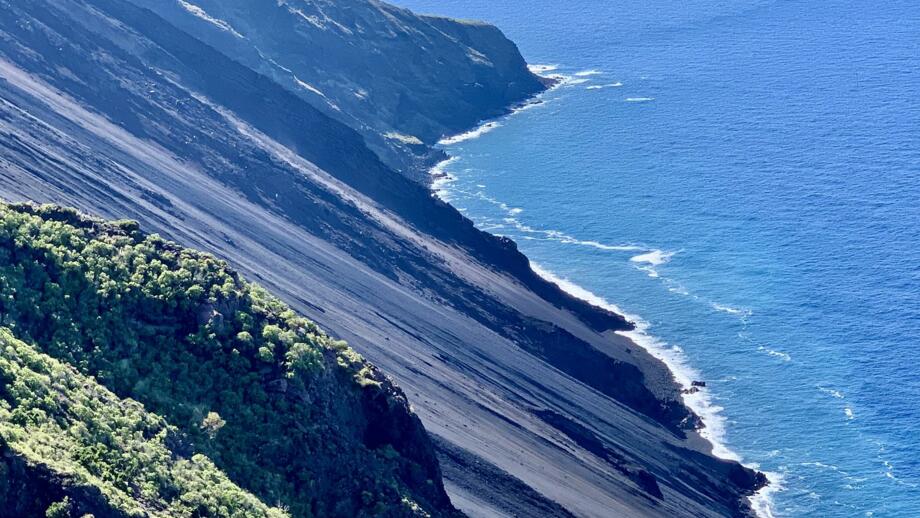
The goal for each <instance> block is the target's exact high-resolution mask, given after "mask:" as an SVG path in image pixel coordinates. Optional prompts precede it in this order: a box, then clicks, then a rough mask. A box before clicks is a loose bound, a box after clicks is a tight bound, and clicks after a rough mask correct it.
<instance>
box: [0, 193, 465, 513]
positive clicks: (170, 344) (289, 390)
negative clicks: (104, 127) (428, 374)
mask: <svg viewBox="0 0 920 518" xmlns="http://www.w3.org/2000/svg"><path fill="white" fill-rule="evenodd" d="M0 326H5V327H6V328H8V329H9V330H10V332H11V333H12V335H10V334H9V333H5V334H4V335H3V336H4V340H5V343H6V351H4V353H3V359H4V361H5V362H7V364H8V365H9V369H11V371H10V372H13V371H15V372H16V373H15V375H14V374H8V375H7V376H9V380H12V381H6V382H5V383H6V385H5V388H4V390H6V391H8V393H7V394H5V397H6V400H7V403H6V405H7V406H6V407H4V408H5V410H4V412H5V413H4V414H3V421H4V423H3V425H4V426H5V428H4V434H7V433H9V434H11V435H10V436H9V437H6V435H4V438H5V439H6V440H7V441H9V442H10V444H11V446H15V447H16V448H21V451H22V452H30V453H29V454H28V455H26V453H23V455H26V456H27V457H28V459H29V460H30V462H36V463H37V462H43V463H46V464H48V465H53V466H55V467H56V469H58V468H59V469H61V470H63V471H66V472H68V473H75V474H79V477H78V480H80V481H81V482H80V483H84V482H86V481H90V483H92V484H94V485H98V487H100V488H101V489H102V491H103V493H104V494H105V495H107V497H109V500H110V502H111V503H112V505H113V506H114V507H116V508H118V509H160V510H164V511H163V512H167V514H176V515H183V513H184V512H185V511H187V510H188V509H191V507H189V506H193V505H199V506H216V507H215V509H216V508H220V509H223V510H224V511H226V512H228V513H231V514H226V515H227V516H237V515H239V516H243V515H245V516H249V515H256V514H258V513H257V510H259V509H261V510H262V511H264V512H266V513H267V512H269V511H267V510H266V509H265V508H264V506H262V507H259V506H258V505H257V503H255V502H250V501H249V500H248V498H249V497H248V496H247V495H245V493H243V492H242V491H240V489H239V488H237V487H236V486H234V485H233V484H232V483H230V482H229V481H228V480H227V479H226V478H221V477H223V476H224V475H223V474H222V473H225V474H226V476H227V477H229V480H232V481H233V483H235V484H237V485H238V486H239V487H242V488H244V489H245V490H247V491H249V492H251V493H252V494H254V495H256V496H257V497H258V498H259V499H261V501H262V502H267V503H268V504H270V505H272V506H275V507H279V508H284V509H286V510H287V512H289V513H290V514H291V515H292V516H295V517H301V516H331V515H335V516H404V515H426V514H428V513H434V514H438V511H439V510H442V511H443V510H445V509H446V510H448V512H450V506H449V504H448V503H447V500H446V495H445V494H444V492H443V488H442V486H441V482H440V480H439V471H438V469H437V465H436V462H435V460H434V453H433V450H432V448H431V446H430V443H428V440H427V436H425V434H424V432H423V430H422V428H421V425H420V423H419V422H418V420H417V418H415V417H414V416H413V415H411V414H410V413H409V410H408V404H407V403H406V401H405V398H404V397H403V396H402V394H401V393H400V392H399V391H398V390H395V389H394V388H393V387H392V385H391V384H390V383H389V382H388V381H387V380H386V379H385V378H383V377H382V376H381V375H380V374H379V373H378V372H377V371H376V369H374V368H373V367H371V366H370V365H368V364H367V363H366V362H365V361H364V360H363V359H362V358H361V357H360V356H359V355H358V354H357V353H355V352H354V351H353V350H351V349H349V348H348V346H347V345H345V344H344V343H343V342H339V341H336V340H333V339H331V338H329V337H327V336H326V335H324V334H323V333H322V332H321V331H320V330H319V329H318V328H317V327H316V325H314V324H313V323H312V322H310V321H308V320H306V319H304V318H302V317H300V316H298V315H296V314H295V313H294V312H293V311H291V310H290V309H289V308H288V307H287V306H285V305H284V304H283V303H281V302H280V301H279V300H277V299H275V298H273V297H272V296H270V295H268V294H267V293H266V292H265V290H263V289H261V288H259V287H258V286H255V285H252V284H249V283H247V282H245V281H243V280H242V279H241V278H240V277H239V275H238V274H236V273H235V272H233V271H232V270H230V269H229V267H228V266H227V265H226V264H225V263H224V262H223V261H220V260H218V259H216V258H214V257H212V256H210V255H207V254H202V253H198V252H194V251H190V250H187V249H184V248H181V247H179V246H177V245H175V244H172V243H169V242H167V241H165V240H163V239H162V238H160V237H158V236H156V235H150V236H148V235H144V234H143V233H141V232H140V230H139V228H138V225H137V224H136V223H134V222H129V221H121V222H115V223H104V222H101V221H98V220H91V219H86V218H84V217H82V216H80V215H79V214H77V213H76V212H74V211H72V210H67V209H60V208H55V207H50V206H42V207H35V206H31V205H16V206H5V205H0ZM13 336H15V338H16V339H19V340H22V341H23V342H26V343H30V344H35V347H37V348H38V351H40V352H41V353H44V354H46V355H47V356H42V355H38V353H35V352H31V353H30V352H28V348H27V346H24V345H21V344H18V342H15V341H14V339H13ZM14 344H18V345H14ZM51 358H54V359H55V360H58V361H59V362H60V363H58V362H55V361H54V360H52V359H51ZM23 362H25V364H27V365H28V368H29V369H31V370H28V371H26V370H23V369H24V367H21V366H20V367H17V365H20V364H23ZM63 364H69V365H70V366H72V367H74V368H75V369H76V370H77V371H79V372H80V373H81V375H82V376H91V377H92V378H93V379H95V380H96V381H97V382H98V383H99V384H101V385H104V386H105V388H106V389H108V390H110V391H111V392H112V393H113V394H110V393H108V392H107V391H106V392H105V393H104V394H103V393H100V392H99V391H92V390H90V391H89V392H85V391H81V390H78V389H80V388H81V387H82V385H81V383H83V382H82V381H81V382H77V381H74V380H77V379H80V380H85V379H88V378H78V377H75V376H76V374H75V373H74V372H72V371H71V370H69V368H68V367H65V366H64V365H63ZM5 368H6V367H5ZM55 373H57V374H55ZM22 376H26V378H22V379H36V380H38V379H41V380H42V382H43V383H45V384H46V385H47V387H46V388H42V387H41V386H38V385H36V386H35V387H32V385H29V384H28V383H26V384H27V385H29V386H28V388H29V389H30V390H31V392H29V391H25V392H22V393H21V394H19V393H14V392H10V388H9V387H11V386H17V385H16V383H25V382H21V381H20V378H21V377H22ZM44 377H50V379H48V380H45V379H44ZM30 383H31V382H30ZM36 383H37V382H36ZM49 384H50V385H49ZM54 392H57V393H58V394H60V397H59V398H58V399H63V400H67V401H68V405H69V406H67V407H66V408H69V409H71V410H65V409H64V407H63V406H61V404H60V402H57V403H56V402H55V401H56V399H55V398H54V397H52V396H49V395H48V394H52V393H54ZM94 394H95V395H97V396H98V397H99V398H101V399H98V398H97V399H95V400H94V399H93V397H92V396H93V395H94ZM39 398H40V399H39ZM49 398H50V399H49ZM115 398H120V399H124V400H127V399H128V398H130V399H133V400H135V401H138V402H140V403H141V404H143V408H146V409H147V411H148V412H149V413H145V412H144V411H143V408H142V407H141V405H140V404H138V403H132V402H127V401H125V402H123V403H119V404H117V405H113V406H114V408H112V409H109V410H106V409H105V408H102V407H100V406H99V405H100V404H101V403H100V401H116V399H115ZM77 409H79V411H77ZM84 409H88V412H89V413H83V412H84ZM62 412H63V414H61V413H62ZM159 416H162V417H159ZM14 417H15V419H14ZM90 421H93V422H94V423H98V427H100V429H105V430H106V431H105V433H111V434H112V435H111V436H108V435H105V436H104V437H109V439H105V440H103V439H100V436H99V435H98V433H97V431H94V430H95V428H93V427H95V426H97V424H91V423H90ZM103 423H117V424H118V425H119V426H118V427H112V426H110V425H104V424H103ZM167 423H168V424H167ZM382 427H386V428H385V429H384V428H382ZM84 428H85V430H84ZM22 430H39V431H41V432H42V433H41V434H37V435H36V437H42V438H41V439H38V438H36V439H32V438H31V433H28V434H26V435H21V432H22ZM99 433H101V432H99ZM171 436H175V437H178V438H181V440H179V439H177V441H178V442H179V443H181V444H186V445H187V448H188V450H189V452H188V453H189V454H188V455H185V456H184V457H183V459H182V460H170V459H167V458H165V457H164V456H168V453H167V452H168V451H169V448H167V447H166V446H165V445H164V442H163V441H167V442H168V439H169V437H171ZM119 438H124V439H125V440H121V439H119ZM129 439H130V440H129ZM141 439H142V440H141ZM36 441H37V442H36ZM65 442H66V445H63V446H62V444H65ZM71 446H72V447H73V448H75V450H74V451H73V452H71V453H70V454H68V455H67V456H64V457H61V458H57V457H55V456H54V455H53V452H54V451H56V450H58V449H60V448H70V447H71ZM17 451H20V450H17ZM68 451H70V450H68ZM77 452H85V453H77ZM208 459H210V460H208ZM212 462H213V464H212ZM86 477H92V478H86ZM202 480H207V481H209V484H211V486H212V490H211V492H206V493H201V492H200V491H199V489H200V487H201V486H200V485H198V484H199V483H200V482H201V481H202ZM2 482H3V481H2V479H0V483H2ZM176 491H178V492H179V493H176ZM177 494H181V495H183V496H182V497H181V498H180V497H177V496H176V495H177ZM170 495H172V496H170ZM176 498H179V499H180V500H181V501H180V502H179V503H176V501H175V499H176ZM187 499H188V500H187ZM236 503H239V506H237V505H236ZM250 504H251V505H250ZM164 505H165V506H166V507H163V506H164ZM175 505H185V506H186V507H176V508H175V509H179V510H180V511H176V513H173V511H172V509H173V507H170V506H175ZM247 505H248V506H249V507H245V506H247ZM66 506H67V504H66V502H65V503H61V507H60V509H58V508H55V509H49V511H48V513H51V514H54V513H61V512H64V511H66ZM132 506H134V507H132ZM207 508H208V509H211V507H207ZM246 509H249V510H246ZM224 511H221V512H224ZM250 511H251V513H250ZM234 513H236V514H234ZM239 513H243V514H239ZM193 515H195V516H224V515H225V514H220V513H218V512H214V513H211V512H207V513H205V514H200V513H198V514H194V513H193Z"/></svg>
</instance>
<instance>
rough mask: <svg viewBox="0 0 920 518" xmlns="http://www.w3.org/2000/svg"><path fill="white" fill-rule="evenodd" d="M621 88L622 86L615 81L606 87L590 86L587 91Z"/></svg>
mask: <svg viewBox="0 0 920 518" xmlns="http://www.w3.org/2000/svg"><path fill="white" fill-rule="evenodd" d="M621 86H623V83H621V82H619V81H617V82H616V83H609V84H606V85H591V86H589V87H588V88H587V89H588V90H603V89H604V88H619V87H621Z"/></svg>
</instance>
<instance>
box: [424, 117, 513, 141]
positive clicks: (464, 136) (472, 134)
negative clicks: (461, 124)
mask: <svg viewBox="0 0 920 518" xmlns="http://www.w3.org/2000/svg"><path fill="white" fill-rule="evenodd" d="M500 127H501V124H500V123H498V122H495V121H490V122H486V123H485V124H481V125H479V126H478V127H477V128H475V129H472V130H470V131H467V132H466V133H460V134H459V135H454V136H452V137H444V138H442V139H441V140H439V141H438V144H439V145H442V146H451V145H453V144H458V143H460V142H464V141H466V140H472V139H475V138H479V137H481V136H483V135H485V134H486V133H488V132H490V131H492V130H494V129H495V128H500Z"/></svg>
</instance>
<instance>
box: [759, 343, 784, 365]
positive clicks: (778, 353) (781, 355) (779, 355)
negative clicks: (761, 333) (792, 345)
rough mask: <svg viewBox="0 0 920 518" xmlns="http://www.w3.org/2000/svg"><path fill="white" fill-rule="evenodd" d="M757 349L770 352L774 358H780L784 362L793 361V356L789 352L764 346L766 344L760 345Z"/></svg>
mask: <svg viewBox="0 0 920 518" xmlns="http://www.w3.org/2000/svg"><path fill="white" fill-rule="evenodd" d="M757 350H758V351H763V352H765V353H767V354H769V355H770V356H773V357H774V358H779V359H780V360H783V361H784V362H791V361H792V356H789V354H788V353H784V352H782V351H774V350H773V349H768V348H766V347H764V346H760V347H758V348H757Z"/></svg>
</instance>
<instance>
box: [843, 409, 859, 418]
mask: <svg viewBox="0 0 920 518" xmlns="http://www.w3.org/2000/svg"><path fill="white" fill-rule="evenodd" d="M843 413H844V414H845V415H846V416H847V421H852V420H853V419H856V414H854V413H853V409H852V408H850V407H848V406H846V407H843Z"/></svg>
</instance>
